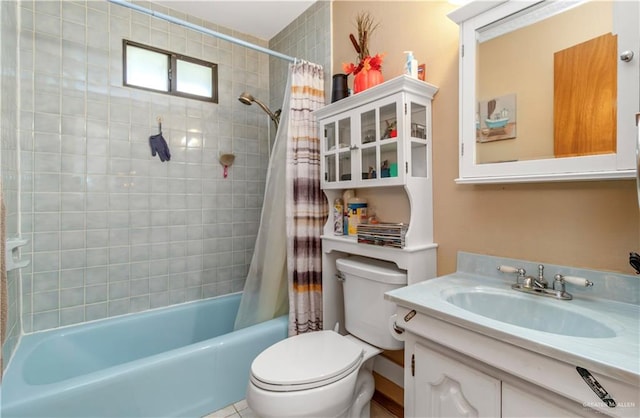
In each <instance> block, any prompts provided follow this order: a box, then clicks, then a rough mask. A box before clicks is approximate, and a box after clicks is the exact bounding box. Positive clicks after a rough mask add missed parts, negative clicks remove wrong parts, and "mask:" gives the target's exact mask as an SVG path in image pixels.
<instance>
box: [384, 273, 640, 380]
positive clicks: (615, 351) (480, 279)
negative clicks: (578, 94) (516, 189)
mask: <svg viewBox="0 0 640 418" xmlns="http://www.w3.org/2000/svg"><path fill="white" fill-rule="evenodd" d="M639 283H640V279H639ZM510 285H511V282H509V281H506V280H501V279H496V278H493V277H485V276H482V275H478V274H476V273H468V272H461V271H459V272H456V273H453V274H450V275H447V276H442V277H439V278H436V279H432V280H427V281H424V282H420V283H417V284H414V285H411V286H407V287H403V288H400V289H396V290H393V291H391V292H388V293H387V294H386V295H385V298H386V299H387V300H390V301H392V302H394V303H396V304H398V305H400V306H403V307H406V308H409V309H415V310H416V311H418V312H420V313H423V314H426V315H429V316H431V317H435V318H437V319H440V320H442V321H445V322H448V323H451V324H454V325H457V326H460V327H463V328H465V329H468V330H471V331H473V332H477V333H480V334H483V335H486V336H489V337H492V338H495V339H497V340H500V341H502V342H505V343H509V344H512V345H515V346H518V347H521V348H524V349H527V350H530V351H533V352H536V353H539V354H542V355H546V356H549V357H552V358H555V359H557V360H561V361H565V362H567V363H571V364H576V363H580V364H583V365H584V364H586V363H588V364H589V368H590V370H593V371H596V372H599V373H602V374H604V375H607V376H609V377H612V378H614V379H618V380H622V381H623V382H629V383H634V384H636V385H637V384H638V379H639V378H640V306H639V305H638V304H635V303H623V302H619V301H615V300H610V299H599V298H596V297H591V296H590V297H584V296H582V294H579V295H576V294H575V293H574V292H572V291H571V290H572V289H571V288H570V287H569V286H567V291H569V292H570V293H574V299H573V300H570V301H563V300H556V299H553V298H547V297H543V296H537V295H529V294H525V293H522V292H518V291H516V290H512V289H511V287H510ZM472 288H485V289H500V290H503V291H508V292H513V293H515V294H517V295H521V296H519V297H527V298H535V300H536V301H537V300H539V302H540V303H542V304H550V305H560V306H561V307H563V308H570V309H571V310H575V311H576V312H578V313H580V314H582V315H585V316H589V317H591V318H593V319H595V320H598V321H599V322H602V323H604V324H606V325H607V326H609V327H610V328H612V329H614V330H615V331H616V335H615V336H614V337H610V338H586V337H573V336H565V335H559V334H553V333H549V332H543V331H537V330H534V329H529V328H524V327H520V326H517V325H511V324H508V323H505V322H501V321H498V320H494V319H490V318H487V317H485V316H481V315H478V314H475V313H473V312H470V311H467V310H465V309H462V308H460V307H458V306H455V305H453V304H451V303H449V302H447V301H446V297H443V293H444V294H448V293H450V292H452V291H455V290H456V289H460V290H463V289H472ZM639 288H640V287H639ZM597 292H598V290H597V288H596V289H593V294H594V295H597ZM526 314H527V312H526V311H521V312H518V311H512V312H505V315H526ZM594 316H595V317H594Z"/></svg>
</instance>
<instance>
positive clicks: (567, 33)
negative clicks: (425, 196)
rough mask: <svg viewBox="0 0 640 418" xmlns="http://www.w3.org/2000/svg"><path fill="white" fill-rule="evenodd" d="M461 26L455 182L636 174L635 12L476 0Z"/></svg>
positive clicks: (638, 68) (638, 56)
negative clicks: (458, 160) (456, 177)
mask: <svg viewBox="0 0 640 418" xmlns="http://www.w3.org/2000/svg"><path fill="white" fill-rule="evenodd" d="M449 17H450V18H451V19H452V20H453V21H455V22H456V23H458V24H459V25H460V53H461V55H460V127H459V129H460V130H459V132H460V167H459V168H460V177H459V178H458V179H456V182H458V183H506V182H540V181H560V180H595V179H623V178H633V177H635V176H636V160H635V146H636V145H635V144H636V136H637V130H636V128H635V114H636V113H637V112H638V110H640V64H639V63H640V30H638V27H639V23H640V5H639V4H638V2H635V1H630V2H627V1H606V0H605V1H602V0H584V1H572V0H566V1H519V0H516V1H514V0H509V1H493V2H490V1H475V2H472V3H470V4H468V5H466V6H463V7H461V8H459V9H457V10H455V11H453V12H452V13H450V14H449Z"/></svg>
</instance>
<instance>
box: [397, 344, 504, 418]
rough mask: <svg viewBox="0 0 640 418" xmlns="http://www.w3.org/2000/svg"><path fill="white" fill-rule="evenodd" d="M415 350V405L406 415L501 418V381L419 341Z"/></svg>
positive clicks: (435, 417) (413, 362)
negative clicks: (499, 417)
mask: <svg viewBox="0 0 640 418" xmlns="http://www.w3.org/2000/svg"><path fill="white" fill-rule="evenodd" d="M412 348H413V350H412V351H413V352H412V354H411V356H412V358H411V360H412V361H411V363H412V364H413V367H412V369H413V376H412V377H413V387H412V390H413V393H414V396H413V399H414V402H413V405H412V409H413V411H412V412H409V411H405V412H407V413H406V416H409V417H425V418H426V417H433V418H439V417H471V416H483V417H497V416H500V381H499V380H498V379H495V378H493V377H491V376H489V375H487V374H484V373H482V372H479V371H478V370H475V369H473V368H471V367H468V366H466V365H465V364H463V363H460V362H458V361H455V360H454V359H452V358H450V357H447V356H446V355H444V354H441V353H439V352H437V351H435V350H432V349H430V348H428V347H426V346H425V345H423V344H420V343H419V342H417V341H416V342H415V344H413V347H412ZM405 352H407V351H405ZM405 364H409V363H405ZM405 390H407V388H405Z"/></svg>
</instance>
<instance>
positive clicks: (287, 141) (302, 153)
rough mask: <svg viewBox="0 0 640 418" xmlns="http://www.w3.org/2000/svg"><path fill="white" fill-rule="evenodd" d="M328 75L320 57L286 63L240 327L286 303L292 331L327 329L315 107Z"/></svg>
mask: <svg viewBox="0 0 640 418" xmlns="http://www.w3.org/2000/svg"><path fill="white" fill-rule="evenodd" d="M323 78H324V74H323V71H322V67H321V66H319V65H315V64H311V63H307V62H296V63H294V64H291V65H289V76H288V78H287V86H286V89H285V95H284V101H283V103H284V105H283V106H282V109H283V110H282V114H281V115H280V129H278V131H277V132H276V138H275V141H274V145H273V150H272V152H271V157H270V159H269V168H268V170H267V179H266V184H265V193H264V196H265V197H264V202H263V206H262V214H261V216H260V227H259V229H258V236H257V238H256V245H255V249H254V253H253V258H252V259H251V264H250V267H249V272H248V274H247V279H246V282H245V287H244V292H243V294H242V300H241V302H240V309H239V311H238V314H237V317H236V322H235V328H236V329H239V328H244V327H247V326H249V325H253V324H256V323H259V322H263V321H266V320H269V319H272V318H275V317H276V316H279V315H283V314H285V313H286V312H287V311H289V317H290V321H289V322H290V326H289V333H290V335H294V334H298V333H301V332H306V331H312V330H317V329H322V293H321V292H322V272H321V267H322V259H321V255H322V254H321V252H320V233H321V232H322V226H323V225H324V222H325V220H326V216H327V204H326V200H325V198H324V195H323V193H322V191H321V190H320V160H319V151H320V150H319V146H318V137H317V136H318V135H317V124H316V122H315V118H314V117H313V116H312V115H311V111H313V110H315V109H318V108H320V107H322V106H323V105H324V81H323Z"/></svg>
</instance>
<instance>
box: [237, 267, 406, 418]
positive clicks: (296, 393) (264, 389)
mask: <svg viewBox="0 0 640 418" xmlns="http://www.w3.org/2000/svg"><path fill="white" fill-rule="evenodd" d="M336 265H337V268H338V270H339V271H340V272H341V273H342V278H343V279H344V281H343V290H344V301H345V304H344V305H345V306H344V308H345V327H346V329H347V332H349V334H350V335H346V336H343V335H340V334H338V333H336V332H334V331H319V332H310V333H306V334H301V335H297V336H295V337H291V338H287V339H285V340H283V341H280V342H279V343H276V344H274V345H272V346H271V347H269V348H267V349H266V350H264V351H263V352H262V353H260V354H259V355H258V357H256V359H255V360H254V361H253V363H252V364H251V376H250V381H249V387H248V389H247V403H248V405H249V407H250V408H251V409H252V410H253V411H254V412H255V413H256V415H258V416H260V417H264V418H268V417H279V418H281V417H367V418H368V417H369V402H370V401H371V397H372V396H373V392H374V381H373V375H372V374H371V372H372V369H373V358H374V357H375V356H376V355H378V354H379V353H381V352H382V349H385V350H399V349H401V348H403V344H404V343H402V342H401V341H398V340H396V339H394V338H393V337H392V336H391V332H390V331H389V326H388V324H389V318H390V317H391V316H392V315H393V314H394V312H395V305H394V304H393V303H391V302H389V301H386V300H384V293H385V292H387V291H389V290H392V289H396V288H398V287H403V286H406V285H407V276H406V273H405V272H403V271H402V270H399V269H398V268H397V267H396V266H395V264H393V263H388V262H384V261H379V260H374V259H369V258H364V257H355V256H354V257H349V258H343V259H339V260H337V262H336Z"/></svg>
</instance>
